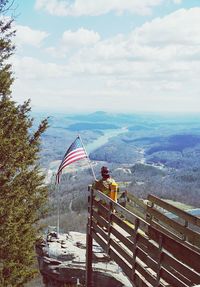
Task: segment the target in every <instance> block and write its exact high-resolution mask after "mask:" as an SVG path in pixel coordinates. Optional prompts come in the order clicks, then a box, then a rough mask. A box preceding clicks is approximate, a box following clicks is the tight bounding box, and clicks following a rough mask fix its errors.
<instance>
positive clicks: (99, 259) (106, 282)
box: [36, 232, 132, 287]
mask: <svg viewBox="0 0 200 287" xmlns="http://www.w3.org/2000/svg"><path fill="white" fill-rule="evenodd" d="M36 252H37V257H38V263H39V269H40V272H41V274H42V276H43V281H44V284H45V286H46V287H65V286H85V274H86V234H82V233H78V232H69V234H59V235H57V234H56V233H55V232H51V233H49V234H48V235H47V238H45V239H43V240H38V242H37V243H36ZM93 286H95V287H102V286H103V287H122V286H126V287H129V286H132V285H131V284H130V282H129V280H128V279H127V277H126V276H125V275H124V274H123V272H122V271H121V269H120V267H118V265H117V264H116V263H115V262H113V261H111V260H110V258H109V257H108V256H107V255H106V254H105V253H104V252H103V250H102V248H101V247H100V246H99V245H98V244H97V243H95V242H94V244H93Z"/></svg>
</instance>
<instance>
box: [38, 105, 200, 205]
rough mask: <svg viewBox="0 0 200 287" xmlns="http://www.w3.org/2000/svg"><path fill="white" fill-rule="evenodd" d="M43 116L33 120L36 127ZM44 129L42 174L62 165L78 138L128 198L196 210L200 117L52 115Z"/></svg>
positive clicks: (199, 202)
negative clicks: (152, 198)
mask: <svg viewBox="0 0 200 287" xmlns="http://www.w3.org/2000/svg"><path fill="white" fill-rule="evenodd" d="M44 116H45V115H44V114H43V115H41V114H34V115H33V117H34V118H35V119H36V122H38V120H39V119H41V117H44ZM49 123H50V127H49V129H48V130H47V132H46V133H45V135H44V136H43V140H42V152H41V164H42V166H43V167H44V168H46V169H47V170H48V168H49V164H50V163H51V162H53V161H56V160H61V159H62V157H63V155H64V153H65V152H66V149H67V148H68V147H69V145H70V144H71V143H72V141H73V140H74V139H75V138H76V136H77V134H80V135H81V137H82V139H83V142H84V144H85V146H86V149H87V147H88V148H89V150H90V159H91V160H93V161H95V162H96V163H97V165H96V166H97V167H98V168H99V165H101V162H102V161H103V162H105V163H106V164H107V165H109V166H110V167H111V168H112V169H113V175H115V177H117V180H118V181H120V182H127V184H128V188H129V190H130V191H131V192H134V193H136V194H138V195H141V196H145V195H146V194H148V193H155V194H159V195H162V197H166V198H172V199H176V200H177V199H179V200H180V201H181V200H182V201H184V202H187V203H190V204H193V205H195V206H198V207H199V206H200V199H199V198H200V161H199V156H200V115H184V116H183V115H158V114H157V115H155V114H110V113H105V112H102V111H99V112H95V113H92V114H81V115H80V114H78V115H65V114H55V115H52V116H50V120H49ZM98 162H99V165H98ZM127 170H128V172H127ZM97 172H98V171H97ZM82 175H83V177H85V172H83V171H81V172H79V177H78V181H79V182H81V177H82ZM84 182H85V179H84ZM76 189H77V187H76Z"/></svg>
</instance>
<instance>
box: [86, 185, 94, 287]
mask: <svg viewBox="0 0 200 287" xmlns="http://www.w3.org/2000/svg"><path fill="white" fill-rule="evenodd" d="M88 191H89V192H90V195H89V196H88V222H87V235H86V286H87V287H92V242H93V238H92V210H93V209H92V206H93V197H94V192H93V189H92V188H91V187H90V186H89V187H88Z"/></svg>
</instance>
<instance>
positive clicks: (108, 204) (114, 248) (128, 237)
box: [86, 189, 200, 287]
mask: <svg viewBox="0 0 200 287" xmlns="http://www.w3.org/2000/svg"><path fill="white" fill-rule="evenodd" d="M149 200H151V202H152V201H153V200H154V201H155V200H159V199H158V198H156V199H155V197H154V198H153V197H149ZM154 203H155V202H154ZM137 204H138V207H139V209H141V207H142V208H143V209H144V212H146V214H144V213H141V210H140V212H139V213H137V212H136V213H137V214H134V213H132V212H130V211H128V210H127V209H125V208H123V207H122V206H120V205H119V204H118V203H116V202H114V201H113V200H111V199H110V198H109V197H107V196H105V195H104V194H102V193H101V192H99V191H96V190H93V189H90V195H89V207H88V211H89V212H88V225H87V254H86V256H87V266H86V286H87V287H92V286H95V282H93V277H92V244H93V239H94V240H95V241H96V242H97V243H98V244H99V245H100V246H101V247H102V248H103V249H104V251H105V252H106V253H107V254H108V255H109V256H110V258H111V259H113V260H114V261H115V262H116V263H117V264H118V265H119V266H120V267H121V269H122V272H124V273H125V274H126V276H127V277H128V278H129V280H130V282H131V284H132V286H135V287H140V286H142V287H143V286H145V287H150V286H151V287H167V286H168V287H169V286H171V287H173V286H174V287H187V286H196V285H198V284H200V250H199V249H198V247H196V248H191V246H189V243H188V245H187V244H185V242H186V241H185V240H184V241H183V242H182V241H181V239H180V238H178V236H172V235H173V234H172V232H165V231H166V230H167V228H166V222H164V225H165V227H162V225H161V223H160V222H159V223H158V222H157V219H155V218H154V215H155V214H154V211H152V210H153V209H152V208H153V207H146V208H145V206H144V205H143V203H142V205H141V206H140V203H139V202H137ZM157 204H158V201H157ZM149 208H151V209H149ZM170 212H171V210H170ZM152 213H153V214H152ZM139 214H142V216H139ZM156 215H157V213H156ZM146 216H147V217H148V220H146V219H145V218H146ZM150 217H151V219H149V218H150ZM188 218H189V217H187V218H186V220H188ZM159 220H160V218H159ZM192 220H194V219H192ZM195 220H196V219H195ZM197 222H198V223H197V224H199V220H198V219H197ZM157 225H158V226H157ZM170 226H171V224H170ZM162 228H163V229H162ZM181 231H182V229H181ZM195 238H196V237H195ZM195 240H196V239H195ZM190 245H191V243H190Z"/></svg>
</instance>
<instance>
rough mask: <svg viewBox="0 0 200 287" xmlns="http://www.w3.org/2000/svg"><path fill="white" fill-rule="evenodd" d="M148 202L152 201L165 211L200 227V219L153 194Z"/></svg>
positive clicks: (149, 196)
mask: <svg viewBox="0 0 200 287" xmlns="http://www.w3.org/2000/svg"><path fill="white" fill-rule="evenodd" d="M148 200H149V201H151V202H152V203H154V204H156V205H158V206H160V207H162V208H164V209H165V210H167V211H169V212H172V213H174V214H176V215H177V216H179V217H181V218H183V219H184V220H186V221H188V222H190V223H192V224H193V225H196V226H199V227H200V218H198V217H196V216H194V215H192V214H189V213H188V212H186V211H184V210H181V209H179V208H177V207H176V206H174V205H172V204H169V203H168V202H166V201H164V200H162V199H160V198H158V197H157V196H155V195H152V194H150V195H148Z"/></svg>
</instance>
